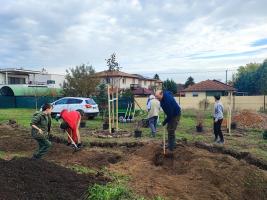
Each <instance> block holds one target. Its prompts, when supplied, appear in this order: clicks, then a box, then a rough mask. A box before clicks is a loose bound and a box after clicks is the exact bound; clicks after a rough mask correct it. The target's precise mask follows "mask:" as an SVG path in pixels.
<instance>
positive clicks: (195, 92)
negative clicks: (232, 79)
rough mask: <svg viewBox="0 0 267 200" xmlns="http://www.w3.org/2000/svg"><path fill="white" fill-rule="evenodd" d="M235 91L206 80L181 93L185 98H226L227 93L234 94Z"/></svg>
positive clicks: (230, 87)
mask: <svg viewBox="0 0 267 200" xmlns="http://www.w3.org/2000/svg"><path fill="white" fill-rule="evenodd" d="M235 91H236V89H235V88H234V87H232V86H230V85H227V84H225V83H222V82H220V81H217V80H206V81H201V82H199V83H196V84H194V85H191V86H189V87H188V88H186V89H184V90H182V91H181V92H182V93H184V94H185V96H186V97H206V96H214V95H220V96H227V95H228V93H229V92H235Z"/></svg>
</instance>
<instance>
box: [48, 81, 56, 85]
mask: <svg viewBox="0 0 267 200" xmlns="http://www.w3.org/2000/svg"><path fill="white" fill-rule="evenodd" d="M47 84H56V81H54V80H47Z"/></svg>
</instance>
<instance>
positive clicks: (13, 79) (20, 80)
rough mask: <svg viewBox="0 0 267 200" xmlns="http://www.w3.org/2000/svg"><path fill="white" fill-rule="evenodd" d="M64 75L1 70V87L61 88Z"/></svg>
mask: <svg viewBox="0 0 267 200" xmlns="http://www.w3.org/2000/svg"><path fill="white" fill-rule="evenodd" d="M64 80H65V76H64V75H59V74H49V73H47V72H45V71H33V70H25V69H16V68H6V69H0V85H23V84H24V85H43V86H48V87H52V88H61V87H62V86H63V82H64Z"/></svg>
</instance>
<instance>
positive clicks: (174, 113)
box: [155, 90, 181, 151]
mask: <svg viewBox="0 0 267 200" xmlns="http://www.w3.org/2000/svg"><path fill="white" fill-rule="evenodd" d="M155 96H156V98H157V99H158V100H159V101H160V106H161V108H162V110H163V111H164V113H165V114H166V116H167V117H166V118H165V119H164V121H163V123H162V125H163V126H165V125H166V124H167V131H168V149H169V150H170V151H173V149H174V148H175V142H176V140H175V131H176V128H177V126H178V123H179V121H180V116H181V108H180V106H179V105H178V103H177V102H176V100H175V99H174V97H173V95H172V93H171V92H170V91H162V90H158V91H157V92H156V94H155Z"/></svg>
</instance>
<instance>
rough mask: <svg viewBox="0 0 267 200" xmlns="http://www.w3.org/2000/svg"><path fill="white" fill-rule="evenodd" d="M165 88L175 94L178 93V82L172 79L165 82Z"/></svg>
mask: <svg viewBox="0 0 267 200" xmlns="http://www.w3.org/2000/svg"><path fill="white" fill-rule="evenodd" d="M163 90H168V91H170V92H172V93H173V95H175V94H176V93H177V84H176V83H175V82H174V81H173V80H172V79H171V80H169V79H167V80H166V81H164V82H163Z"/></svg>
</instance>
